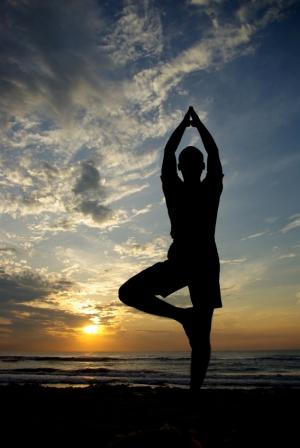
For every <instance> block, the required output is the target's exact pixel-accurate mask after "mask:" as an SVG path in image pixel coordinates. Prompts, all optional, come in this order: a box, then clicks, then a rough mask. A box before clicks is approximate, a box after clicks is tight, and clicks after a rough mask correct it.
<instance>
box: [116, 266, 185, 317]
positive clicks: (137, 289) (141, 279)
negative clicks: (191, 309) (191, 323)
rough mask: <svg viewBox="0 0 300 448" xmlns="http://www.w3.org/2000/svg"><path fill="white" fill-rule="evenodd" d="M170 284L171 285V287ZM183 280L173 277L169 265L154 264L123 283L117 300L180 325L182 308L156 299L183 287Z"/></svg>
mask: <svg viewBox="0 0 300 448" xmlns="http://www.w3.org/2000/svg"><path fill="white" fill-rule="evenodd" d="M170 282H172V283H173V284H172V285H171V284H170ZM182 283H184V280H183V279H179V278H178V276H177V277H176V276H175V277H174V275H172V272H171V267H170V263H168V262H167V261H166V262H163V263H156V264H155V265H154V266H151V267H150V268H148V269H145V270H144V271H142V272H140V273H139V274H137V275H135V276H134V277H132V278H130V279H129V280H128V281H127V282H125V283H124V284H123V285H122V286H121V287H120V289H119V298H120V300H121V301H122V302H123V303H125V304H126V305H129V306H133V307H134V308H137V309H138V310H141V311H144V312H146V313H150V314H154V315H156V316H162V317H168V318H170V319H175V320H177V321H178V322H180V323H181V321H182V317H183V310H182V308H179V307H176V306H174V305H171V304H169V303H167V302H165V301H164V300H162V299H159V298H158V297H156V295H155V294H159V295H162V296H164V297H165V296H166V295H168V294H170V293H171V291H172V292H173V291H176V290H177V289H180V288H182V287H183V286H185V285H184V284H182Z"/></svg>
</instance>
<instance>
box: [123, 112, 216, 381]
mask: <svg viewBox="0 0 300 448" xmlns="http://www.w3.org/2000/svg"><path fill="white" fill-rule="evenodd" d="M188 126H193V127H195V128H196V129H197V130H198V131H199V134H200V137H201V139H202V142H203V146H204V149H205V151H206V152H207V173H206V176H205V178H204V179H203V180H201V174H202V172H203V170H204V168H205V163H204V159H203V154H202V153H201V152H200V151H199V150H198V149H197V148H195V147H194V146H187V147H186V148H184V149H183V150H182V151H181V153H180V154H179V163H178V170H179V171H180V172H181V174H182V177H183V181H182V180H181V179H180V177H179V176H178V172H177V160H176V155H175V153H176V150H177V148H178V145H179V143H180V140H181V138H182V136H183V133H184V131H185V129H186V128H187V127H188ZM161 181H162V188H163V192H164V195H165V198H166V204H167V208H168V214H169V217H170V221H171V237H172V238H173V242H172V244H171V246H170V248H169V250H168V255H167V260H165V261H163V262H160V263H156V264H154V265H153V266H151V267H149V268H147V269H145V270H144V271H142V272H140V273H139V274H137V275H135V276H134V277H132V278H130V279H129V280H128V281H127V282H126V283H124V284H123V285H122V286H121V287H120V289H119V298H120V300H121V301H122V302H123V303H125V304H126V305H129V306H132V307H135V308H137V309H139V310H141V311H144V312H146V313H150V314H154V315H157V316H163V317H168V318H170V319H174V320H176V321H177V322H179V323H180V324H181V325H182V326H183V329H184V331H185V333H186V335H187V337H188V339H189V343H190V346H191V382H190V388H191V390H197V389H200V388H201V385H202V383H203V380H204V378H205V375H206V371H207V367H208V364H209V360H210V352H211V346H210V331H211V322H212V316H213V311H214V309H215V308H221V307H222V301H221V293H220V283H219V274H220V262H219V256H218V251H217V246H216V242H215V227H216V220H217V213H218V207H219V201H220V196H221V193H222V189H223V184H222V181H223V172H222V165H221V162H220V158H219V151H218V148H217V145H216V143H215V141H214V139H213V138H212V136H211V134H210V133H209V131H208V130H207V129H206V127H205V126H204V124H203V123H202V122H201V120H200V118H199V117H198V115H197V114H196V112H195V110H194V109H193V108H192V107H190V108H189V110H188V112H187V113H186V114H185V116H184V118H183V120H182V122H181V123H180V124H179V126H178V127H177V128H176V129H175V131H174V132H173V133H172V135H171V137H170V139H169V140H168V142H167V144H166V146H165V151H164V158H163V164H162V170H161ZM185 286H187V287H188V288H189V292H190V297H191V302H192V306H191V307H189V308H182V307H177V306H174V305H172V304H169V303H167V302H165V301H164V300H162V299H160V298H159V297H157V295H159V296H161V297H167V296H168V295H169V294H171V293H173V292H175V291H177V290H178V289H181V288H183V287H185Z"/></svg>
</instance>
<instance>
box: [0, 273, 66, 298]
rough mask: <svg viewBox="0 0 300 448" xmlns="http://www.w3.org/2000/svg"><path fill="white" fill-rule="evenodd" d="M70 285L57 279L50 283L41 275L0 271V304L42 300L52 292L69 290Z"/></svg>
mask: <svg viewBox="0 0 300 448" xmlns="http://www.w3.org/2000/svg"><path fill="white" fill-rule="evenodd" d="M71 286H72V283H71V282H70V281H68V280H64V279H59V280H54V281H51V280H49V279H48V278H46V277H45V278H44V277H42V276H41V275H39V274H37V273H35V272H32V271H29V270H28V271H24V272H21V273H8V272H6V271H5V270H4V269H0V303H1V306H3V305H4V303H15V302H26V301H31V300H37V299H38V300H43V299H46V298H47V297H48V296H49V295H50V294H52V293H54V292H59V291H64V290H67V289H69V288H70V287H71Z"/></svg>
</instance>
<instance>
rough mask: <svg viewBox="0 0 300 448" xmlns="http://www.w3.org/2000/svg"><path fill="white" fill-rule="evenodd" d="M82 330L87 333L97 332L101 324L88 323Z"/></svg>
mask: <svg viewBox="0 0 300 448" xmlns="http://www.w3.org/2000/svg"><path fill="white" fill-rule="evenodd" d="M82 331H83V332H84V333H86V334H97V333H98V332H99V325H87V326H86V327H83V329H82Z"/></svg>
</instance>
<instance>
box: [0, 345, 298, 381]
mask: <svg viewBox="0 0 300 448" xmlns="http://www.w3.org/2000/svg"><path fill="white" fill-rule="evenodd" d="M189 369H190V353H187V352H151V353H149V352H145V353H142V352H136V353H135V352H131V353H124V352H120V353H117V352H99V353H96V352H93V353H70V352H69V353H52V354H49V353H48V354H45V353H39V354H36V353H35V354H30V353H27V354H5V353H0V385H1V384H2V385H4V384H11V383H17V384H27V383H30V384H32V383H34V384H43V385H53V386H60V387H61V386H68V385H72V386H78V387H79V386H85V385H89V384H98V383H102V384H103V383H105V384H128V385H132V386H133V385H151V386H157V385H168V386H176V387H183V388H187V387H188V386H189ZM205 387H206V388H225V389H228V388H229V389H232V388H248V389H250V388H270V387H272V388H283V387H293V388H300V350H298V351H264V352H262V351H258V352H254V351H252V352H214V353H213V354H212V358H211V363H210V366H209V369H208V373H207V378H206V381H205Z"/></svg>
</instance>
